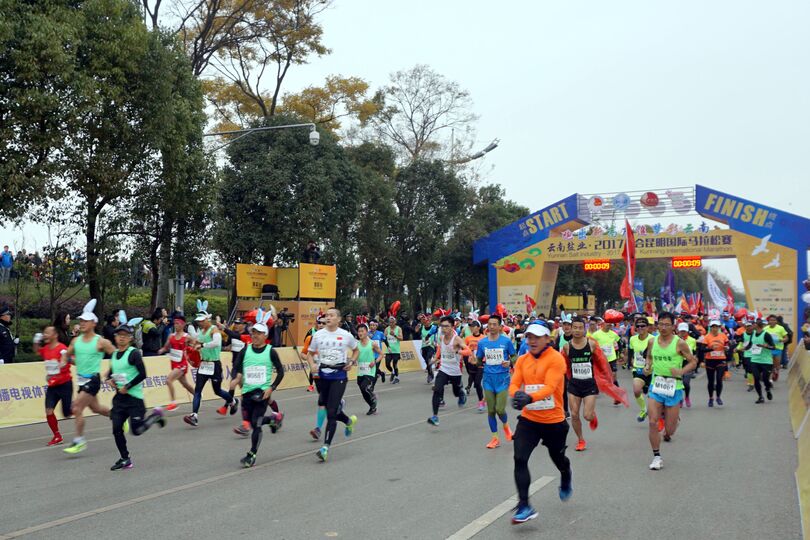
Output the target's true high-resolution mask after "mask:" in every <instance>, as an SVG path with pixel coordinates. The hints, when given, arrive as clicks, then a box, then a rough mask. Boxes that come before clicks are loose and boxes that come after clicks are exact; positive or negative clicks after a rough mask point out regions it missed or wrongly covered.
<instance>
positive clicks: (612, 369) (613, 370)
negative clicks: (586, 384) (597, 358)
mask: <svg viewBox="0 0 810 540" xmlns="http://www.w3.org/2000/svg"><path fill="white" fill-rule="evenodd" d="M608 364H610V371H612V372H613V373H616V372H618V371H619V368H618V367H617V366H616V364H618V362H617V361H616V360H612V361H610V362H608Z"/></svg>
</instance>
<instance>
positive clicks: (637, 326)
mask: <svg viewBox="0 0 810 540" xmlns="http://www.w3.org/2000/svg"><path fill="white" fill-rule="evenodd" d="M636 328H647V325H646V324H637V325H636Z"/></svg>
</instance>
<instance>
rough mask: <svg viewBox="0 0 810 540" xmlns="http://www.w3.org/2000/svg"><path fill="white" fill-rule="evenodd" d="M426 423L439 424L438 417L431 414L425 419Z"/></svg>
mask: <svg viewBox="0 0 810 540" xmlns="http://www.w3.org/2000/svg"><path fill="white" fill-rule="evenodd" d="M427 422H428V424H430V425H431V426H438V425H439V417H438V416H431V417H430V418H428V420H427Z"/></svg>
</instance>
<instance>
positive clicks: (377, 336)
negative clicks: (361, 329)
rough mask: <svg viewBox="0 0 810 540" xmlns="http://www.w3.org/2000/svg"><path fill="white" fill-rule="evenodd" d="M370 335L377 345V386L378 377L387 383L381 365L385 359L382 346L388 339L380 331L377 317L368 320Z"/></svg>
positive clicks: (375, 382)
mask: <svg viewBox="0 0 810 540" xmlns="http://www.w3.org/2000/svg"><path fill="white" fill-rule="evenodd" d="M368 337H369V339H371V341H373V342H374V343H375V344H376V345H377V351H376V352H375V353H374V372H375V373H374V386H377V379H382V382H383V384H385V372H384V371H383V370H382V369H381V368H380V365H381V364H382V360H383V355H382V346H383V342H386V340H385V334H383V333H382V332H381V331H380V323H378V322H377V319H371V320H370V321H369V322H368ZM386 344H387V342H386ZM371 390H372V392H373V391H374V388H373V387H372V389H371Z"/></svg>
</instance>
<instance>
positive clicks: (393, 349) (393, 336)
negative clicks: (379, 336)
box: [385, 326, 401, 354]
mask: <svg viewBox="0 0 810 540" xmlns="http://www.w3.org/2000/svg"><path fill="white" fill-rule="evenodd" d="M397 328H399V327H396V328H394V330H393V331H392V330H391V327H390V326H386V327H385V339H387V340H388V352H390V353H394V354H399V336H400V335H401V334H399V333H398V332H397Z"/></svg>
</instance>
